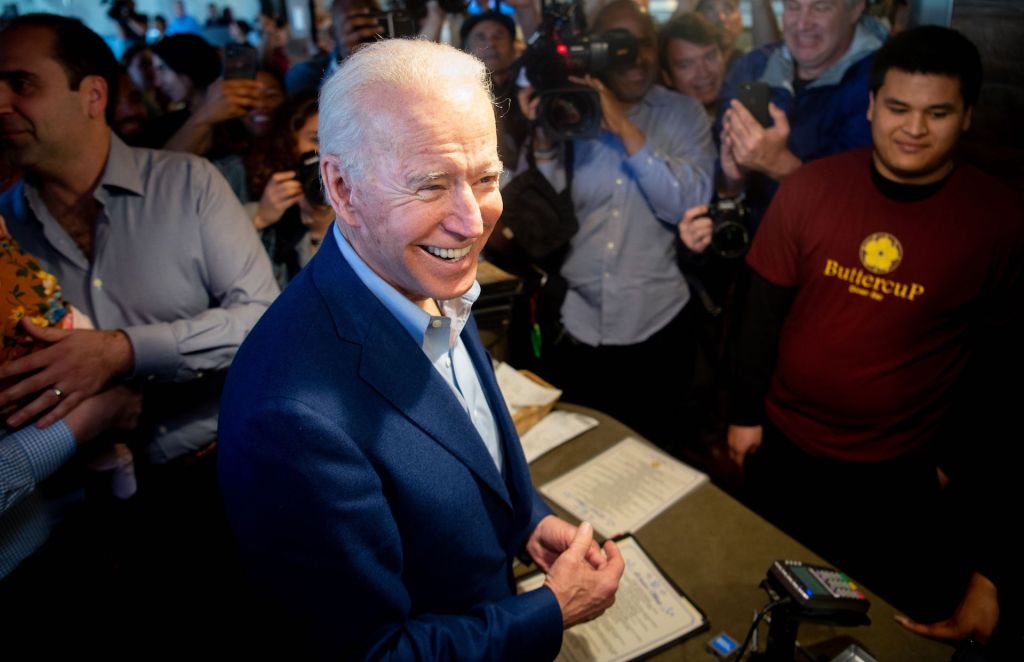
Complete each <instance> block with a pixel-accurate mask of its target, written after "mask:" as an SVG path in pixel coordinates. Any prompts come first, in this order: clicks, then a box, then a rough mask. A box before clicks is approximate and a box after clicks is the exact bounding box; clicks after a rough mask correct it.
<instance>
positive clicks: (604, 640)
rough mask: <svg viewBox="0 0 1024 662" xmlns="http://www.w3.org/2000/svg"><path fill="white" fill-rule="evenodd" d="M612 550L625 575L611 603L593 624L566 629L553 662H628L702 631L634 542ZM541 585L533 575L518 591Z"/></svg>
mask: <svg viewBox="0 0 1024 662" xmlns="http://www.w3.org/2000/svg"><path fill="white" fill-rule="evenodd" d="M618 546H619V551H621V552H622V556H623V558H624V559H625V561H626V571H625V572H624V573H623V575H622V581H621V582H619V590H618V592H617V593H616V594H615V604H614V605H612V607H611V609H609V610H608V611H606V612H605V613H603V614H601V615H600V616H599V617H597V618H596V619H594V620H592V621H589V622H587V623H580V624H579V625H576V626H574V627H572V628H570V629H569V630H567V631H566V633H565V635H564V636H563V638H562V650H561V651H560V652H559V654H558V657H557V658H556V659H557V660H559V661H562V662H618V661H620V660H631V659H633V658H635V657H637V656H639V655H643V654H644V653H647V652H649V651H653V650H656V649H658V648H661V647H662V646H666V645H668V644H670V643H672V642H673V641H675V640H677V639H681V638H682V637H684V636H686V635H687V634H689V633H691V632H694V631H695V630H698V629H700V628H702V627H703V626H704V624H705V620H704V616H703V615H702V614H701V613H700V611H699V610H698V609H697V608H696V607H695V606H694V605H693V603H691V602H690V601H689V600H687V599H686V598H685V597H684V596H682V595H680V594H679V592H678V591H676V589H675V587H673V586H672V584H671V583H670V582H669V581H668V579H666V577H665V576H664V575H663V574H662V573H661V572H660V571H659V570H658V568H657V566H655V565H654V563H653V562H652V561H651V559H650V558H649V557H648V556H647V554H645V553H644V550H643V549H642V548H641V547H640V545H639V544H638V543H637V542H636V540H634V539H633V538H631V537H630V538H623V539H622V540H620V541H619V542H618ZM543 583H544V575H543V574H542V573H537V574H536V575H531V576H529V577H527V578H526V579H525V580H523V581H521V582H520V583H519V590H520V592H525V591H529V590H533V589H535V588H538V587H539V586H541V585H542V584H543Z"/></svg>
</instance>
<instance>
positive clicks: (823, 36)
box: [782, 0, 864, 80]
mask: <svg viewBox="0 0 1024 662" xmlns="http://www.w3.org/2000/svg"><path fill="white" fill-rule="evenodd" d="M863 11H864V1H863V0H857V1H856V2H853V4H852V6H851V4H850V3H849V2H848V1H847V0H786V1H785V3H784V4H783V6H782V35H783V38H784V39H785V40H786V46H787V47H788V48H789V50H790V52H791V53H792V54H793V59H794V60H796V64H797V72H796V73H797V76H798V77H799V78H801V79H802V80H811V79H813V78H817V77H818V76H820V75H821V74H823V73H824V72H825V70H827V69H828V68H829V67H831V66H832V65H833V64H835V63H836V62H838V61H839V60H840V58H842V57H843V55H844V54H845V53H846V51H847V49H848V48H849V47H850V42H851V41H853V31H854V28H855V27H856V25H857V21H858V20H859V19H860V15H861V13H862V12H863Z"/></svg>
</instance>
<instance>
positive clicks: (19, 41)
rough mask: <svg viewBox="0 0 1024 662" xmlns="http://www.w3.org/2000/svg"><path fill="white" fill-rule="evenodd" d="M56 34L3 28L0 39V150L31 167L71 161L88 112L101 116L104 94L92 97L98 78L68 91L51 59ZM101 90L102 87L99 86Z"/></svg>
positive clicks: (14, 161) (88, 78)
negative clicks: (95, 98) (97, 111)
mask: <svg viewBox="0 0 1024 662" xmlns="http://www.w3.org/2000/svg"><path fill="white" fill-rule="evenodd" d="M53 39H54V35H53V33H52V32H51V31H49V30H47V29H45V28H37V27H22V28H16V29H11V30H7V31H6V32H4V34H3V38H2V39H0V151H3V152H4V153H5V155H6V157H7V158H8V159H9V160H10V161H11V163H12V164H14V165H16V166H19V167H23V168H27V169H31V168H38V167H43V166H45V165H47V164H50V165H53V164H58V163H60V162H62V161H67V160H69V159H71V155H72V154H73V153H74V151H75V150H76V149H78V148H80V143H81V141H80V140H79V138H80V137H81V136H82V135H84V134H85V132H87V131H88V130H89V129H88V125H89V116H90V113H92V114H95V112H96V106H98V108H99V112H100V113H101V114H102V112H103V109H104V108H106V97H105V96H104V97H103V98H102V99H101V100H99V101H91V100H90V98H91V97H93V96H94V95H95V86H96V84H97V81H102V79H100V78H99V77H98V76H86V77H85V78H84V79H83V80H82V82H81V84H80V85H79V89H78V90H72V89H71V86H70V82H69V80H68V76H67V73H66V72H65V71H64V68H63V67H62V66H61V64H60V63H59V62H58V61H57V60H55V59H54V58H53V55H52V53H53ZM103 94H104V95H105V94H106V85H105V84H103Z"/></svg>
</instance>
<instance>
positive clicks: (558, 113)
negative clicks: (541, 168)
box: [523, 0, 637, 141]
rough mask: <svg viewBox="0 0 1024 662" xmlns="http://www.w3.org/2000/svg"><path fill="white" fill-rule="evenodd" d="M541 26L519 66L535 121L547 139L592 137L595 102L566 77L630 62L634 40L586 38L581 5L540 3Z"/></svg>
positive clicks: (573, 0) (577, 0) (597, 119)
mask: <svg viewBox="0 0 1024 662" xmlns="http://www.w3.org/2000/svg"><path fill="white" fill-rule="evenodd" d="M541 12H542V18H541V26H540V28H538V29H537V32H535V33H534V34H533V36H531V37H530V39H529V41H528V43H527V47H526V52H525V53H523V66H524V68H525V70H526V78H527V79H528V80H529V82H530V85H532V86H533V87H534V88H535V89H536V90H537V91H538V92H539V95H540V105H539V106H538V108H537V122H538V124H539V125H540V126H541V127H543V129H544V131H545V133H547V135H548V137H550V138H551V139H552V140H556V141H563V140H571V139H573V138H596V137H597V135H598V134H599V133H600V131H601V99H600V97H599V96H598V94H597V92H595V91H594V90H593V89H591V88H589V87H587V86H585V85H577V84H574V83H572V82H571V81H570V80H569V76H585V75H587V74H596V73H599V72H601V71H605V70H607V69H610V68H612V67H615V66H629V65H630V64H632V63H633V62H634V61H635V60H636V53H637V39H636V37H634V36H633V35H631V34H630V33H629V32H628V31H626V30H623V29H621V28H616V29H614V30H609V31H608V32H605V33H604V34H601V35H591V36H588V35H587V34H586V18H585V16H584V14H583V3H582V0H547V1H546V2H545V0H541Z"/></svg>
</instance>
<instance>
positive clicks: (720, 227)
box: [711, 221, 750, 257]
mask: <svg viewBox="0 0 1024 662" xmlns="http://www.w3.org/2000/svg"><path fill="white" fill-rule="evenodd" d="M749 244H750V235H748V234H747V228H745V227H744V226H743V224H742V223H738V222H737V221H723V222H721V223H718V224H716V225H715V227H714V230H712V232H711V249H712V250H713V251H715V252H716V253H718V254H719V255H721V256H722V257H739V256H741V255H743V253H745V252H746V250H747V246H748V245H749Z"/></svg>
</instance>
